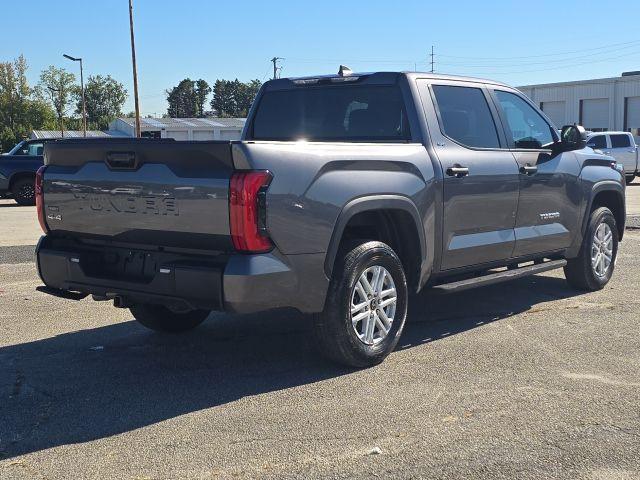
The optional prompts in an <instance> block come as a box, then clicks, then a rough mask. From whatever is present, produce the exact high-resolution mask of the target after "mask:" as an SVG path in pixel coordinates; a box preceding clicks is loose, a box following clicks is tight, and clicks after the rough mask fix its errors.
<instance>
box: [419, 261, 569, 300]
mask: <svg viewBox="0 0 640 480" xmlns="http://www.w3.org/2000/svg"><path fill="white" fill-rule="evenodd" d="M566 264H567V261H566V260H565V259H561V260H550V261H548V262H543V263H536V264H533V265H527V266H526V267H519V268H514V269H513V270H504V271H501V272H496V273H490V274H488V275H483V276H481V277H475V278H468V279H466V280H459V281H457V282H451V283H443V284H441V285H434V286H433V287H431V290H434V291H435V292H437V293H454V292H461V291H463V290H468V289H470V288H476V287H484V286H486V285H493V284H495V283H500V282H506V281H508V280H515V279H516V278H522V277H527V276H529V275H535V274H536V273H542V272H547V271H549V270H555V269H556V268H562V267H564V266H565V265H566Z"/></svg>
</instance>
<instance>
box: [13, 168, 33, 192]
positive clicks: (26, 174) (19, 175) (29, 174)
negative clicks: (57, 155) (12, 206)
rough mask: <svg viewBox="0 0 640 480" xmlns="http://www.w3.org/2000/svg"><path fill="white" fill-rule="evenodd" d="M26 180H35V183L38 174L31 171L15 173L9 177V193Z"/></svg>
mask: <svg viewBox="0 0 640 480" xmlns="http://www.w3.org/2000/svg"><path fill="white" fill-rule="evenodd" d="M25 178H33V180H34V181H35V179H36V172H31V171H21V172H15V173H14V174H13V175H11V177H9V191H11V190H12V189H13V186H14V185H15V183H16V182H17V181H19V180H23V179H25Z"/></svg>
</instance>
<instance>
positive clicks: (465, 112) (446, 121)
mask: <svg viewBox="0 0 640 480" xmlns="http://www.w3.org/2000/svg"><path fill="white" fill-rule="evenodd" d="M433 93H434V95H435V97H436V103H437V107H438V111H439V112H440V120H441V127H442V131H443V133H444V134H445V135H446V136H448V137H449V138H451V139H453V140H455V141H456V142H458V143H460V144H462V145H465V146H467V147H474V148H499V147H500V142H499V141H498V132H497V131H496V125H495V123H494V121H493V116H492V115H491V110H489V105H488V104H487V99H486V98H485V96H484V93H483V92H482V90H480V89H479V88H471V87H454V86H448V85H434V86H433Z"/></svg>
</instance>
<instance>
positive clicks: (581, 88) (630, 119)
mask: <svg viewBox="0 0 640 480" xmlns="http://www.w3.org/2000/svg"><path fill="white" fill-rule="evenodd" d="M518 88H519V89H520V91H522V92H523V93H524V94H525V95H527V96H528V97H529V98H530V99H531V100H532V101H533V102H534V103H536V104H537V105H538V106H539V107H540V108H541V109H542V110H543V111H544V112H545V113H546V114H547V116H548V117H549V118H550V119H551V120H552V121H553V122H554V123H555V124H556V126H557V127H558V128H560V127H561V126H563V125H569V124H573V123H577V124H579V125H582V126H584V127H585V128H586V129H587V130H591V131H605V130H618V131H627V132H632V133H633V135H634V136H635V137H636V139H637V138H639V137H640V72H627V73H623V74H622V76H620V77H613V78H599V79H595V80H581V81H576V82H562V83H547V84H542V85H526V86H523V87H518Z"/></svg>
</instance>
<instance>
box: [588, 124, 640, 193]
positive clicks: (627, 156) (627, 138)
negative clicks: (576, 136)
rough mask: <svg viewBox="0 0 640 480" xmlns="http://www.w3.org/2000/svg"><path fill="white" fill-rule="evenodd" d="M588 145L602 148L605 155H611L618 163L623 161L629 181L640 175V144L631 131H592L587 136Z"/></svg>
mask: <svg viewBox="0 0 640 480" xmlns="http://www.w3.org/2000/svg"><path fill="white" fill-rule="evenodd" d="M587 146H588V147H591V148H594V149H597V150H602V152H603V153H604V154H605V155H610V156H612V157H613V158H615V159H616V161H617V162H618V163H622V164H623V165H624V172H625V178H626V179H627V183H631V182H633V179H634V178H635V177H636V175H640V166H639V165H638V145H636V140H635V138H634V137H633V135H632V134H631V133H629V132H591V133H589V135H588V136H587Z"/></svg>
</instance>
